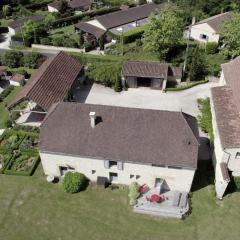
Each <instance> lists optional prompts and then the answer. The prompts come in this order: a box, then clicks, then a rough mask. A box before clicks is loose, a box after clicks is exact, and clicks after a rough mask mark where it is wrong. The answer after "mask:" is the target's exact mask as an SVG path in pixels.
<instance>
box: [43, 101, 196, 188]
mask: <svg viewBox="0 0 240 240" xmlns="http://www.w3.org/2000/svg"><path fill="white" fill-rule="evenodd" d="M169 119H171V121H169ZM173 126H174V127H173ZM198 147H199V143H198V129H197V122H196V119H195V118H194V117H192V116H189V115H186V114H184V113H180V112H167V111H157V110H145V109H130V108H122V107H110V106H101V105H90V104H80V103H59V104H58V105H56V107H55V108H54V109H53V110H52V111H51V112H50V113H49V114H48V115H47V117H46V119H45V121H44V123H43V125H42V127H41V133H40V157H41V161H42V165H43V169H44V173H45V174H46V175H53V176H58V177H59V176H63V175H64V174H65V173H66V172H67V171H77V172H81V173H83V174H84V175H86V177H87V178H89V180H91V181H94V182H95V181H97V178H98V177H105V178H107V179H108V181H109V182H111V183H116V184H124V185H129V184H131V183H132V182H138V183H139V184H147V185H148V186H149V187H155V186H157V185H158V184H159V182H161V180H165V182H166V184H167V186H168V188H169V189H170V190H178V191H185V192H189V191H190V189H191V186H192V181H193V178H194V173H195V171H196V168H197V161H198Z"/></svg>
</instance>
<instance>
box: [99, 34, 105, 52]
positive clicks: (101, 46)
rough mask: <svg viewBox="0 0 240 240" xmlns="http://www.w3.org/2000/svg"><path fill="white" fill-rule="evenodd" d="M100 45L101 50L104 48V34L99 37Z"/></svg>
mask: <svg viewBox="0 0 240 240" xmlns="http://www.w3.org/2000/svg"><path fill="white" fill-rule="evenodd" d="M98 45H99V47H100V50H104V38H103V36H101V37H100V38H99V39H98Z"/></svg>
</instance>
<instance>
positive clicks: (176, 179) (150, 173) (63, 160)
mask: <svg viewBox="0 0 240 240" xmlns="http://www.w3.org/2000/svg"><path fill="white" fill-rule="evenodd" d="M40 157H41V161H42V165H43V169H44V172H45V174H46V175H54V176H60V166H65V167H69V166H70V167H72V168H74V169H75V170H76V171H78V172H81V173H83V174H85V175H86V176H87V177H88V178H89V179H90V180H91V181H96V180H97V177H98V176H103V177H107V178H109V173H110V172H112V173H117V174H118V179H117V181H115V182H113V183H118V184H124V185H129V184H131V182H134V181H136V182H138V183H139V184H144V183H146V184H148V185H149V186H150V187H154V185H155V180H156V178H162V179H165V180H166V183H167V184H168V186H169V188H170V189H171V190H179V191H186V192H189V191H190V189H191V185H192V181H193V177H194V173H195V170H193V169H177V168H167V167H158V166H152V165H144V164H136V163H127V162H125V163H123V165H122V170H119V166H112V167H110V168H107V167H106V160H100V159H93V158H85V157H76V156H70V155H61V154H51V153H44V152H40ZM120 165H121V162H120Z"/></svg>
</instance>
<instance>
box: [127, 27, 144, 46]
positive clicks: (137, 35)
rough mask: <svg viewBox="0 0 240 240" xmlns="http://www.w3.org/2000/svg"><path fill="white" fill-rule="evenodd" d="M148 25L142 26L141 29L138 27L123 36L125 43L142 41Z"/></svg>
mask: <svg viewBox="0 0 240 240" xmlns="http://www.w3.org/2000/svg"><path fill="white" fill-rule="evenodd" d="M147 27H148V26H147V25H144V26H141V27H136V28H134V29H132V30H131V31H129V32H126V33H124V34H123V43H124V44H126V43H131V42H135V41H136V40H137V39H141V38H142V35H143V33H144V31H145V29H146V28H147Z"/></svg>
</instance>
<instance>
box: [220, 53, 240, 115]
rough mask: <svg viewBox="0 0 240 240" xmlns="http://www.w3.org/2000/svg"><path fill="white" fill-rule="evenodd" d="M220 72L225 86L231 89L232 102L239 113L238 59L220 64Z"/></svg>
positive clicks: (239, 73)
mask: <svg viewBox="0 0 240 240" xmlns="http://www.w3.org/2000/svg"><path fill="white" fill-rule="evenodd" d="M222 70H223V75H224V78H225V80H226V83H227V85H228V86H229V87H230V88H231V89H232V93H233V101H234V103H235V105H236V107H237V108H238V111H239V112H240V94H239V93H240V57H237V58H235V59H233V60H232V61H230V62H228V63H225V64H222Z"/></svg>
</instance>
